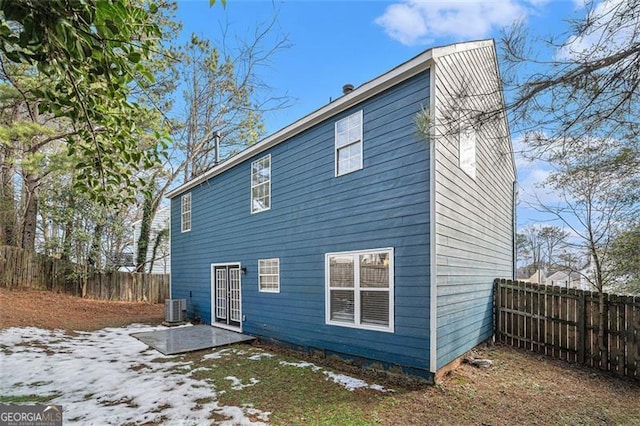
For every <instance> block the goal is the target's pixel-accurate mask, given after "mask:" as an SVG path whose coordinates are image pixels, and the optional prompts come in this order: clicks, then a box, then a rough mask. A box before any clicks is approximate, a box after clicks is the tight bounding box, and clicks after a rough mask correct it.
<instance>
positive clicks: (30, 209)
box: [20, 173, 38, 250]
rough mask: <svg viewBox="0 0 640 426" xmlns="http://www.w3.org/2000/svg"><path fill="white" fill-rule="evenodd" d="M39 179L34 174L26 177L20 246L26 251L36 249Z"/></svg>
mask: <svg viewBox="0 0 640 426" xmlns="http://www.w3.org/2000/svg"><path fill="white" fill-rule="evenodd" d="M37 188H38V178H37V177H36V176H35V175H33V174H30V173H29V174H26V175H25V176H24V214H23V222H22V238H21V240H20V246H21V247H22V248H23V249H25V250H35V248H36V224H37V221H38V194H37Z"/></svg>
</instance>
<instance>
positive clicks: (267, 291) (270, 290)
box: [258, 257, 280, 293]
mask: <svg viewBox="0 0 640 426" xmlns="http://www.w3.org/2000/svg"><path fill="white" fill-rule="evenodd" d="M274 260H275V261H276V263H277V267H278V273H277V274H276V275H275V276H276V277H277V278H278V287H277V288H268V289H263V288H261V287H260V277H261V274H260V262H268V261H274ZM265 276H270V277H272V276H274V275H273V274H268V275H265ZM258 291H259V292H260V293H280V258H279V257H272V258H269V259H258Z"/></svg>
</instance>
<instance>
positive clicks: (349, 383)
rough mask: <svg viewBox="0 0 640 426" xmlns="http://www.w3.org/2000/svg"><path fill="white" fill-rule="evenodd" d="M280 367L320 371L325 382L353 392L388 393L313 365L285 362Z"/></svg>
mask: <svg viewBox="0 0 640 426" xmlns="http://www.w3.org/2000/svg"><path fill="white" fill-rule="evenodd" d="M280 365H289V366H292V367H298V368H307V367H310V368H311V370H312V371H314V372H315V371H322V373H323V374H324V375H325V376H327V380H328V379H331V380H333V382H334V383H337V384H339V385H342V386H344V387H345V388H346V389H347V390H350V391H353V390H354V389H358V388H368V389H372V390H376V391H379V392H388V390H387V389H385V388H384V387H383V386H380V385H376V384H373V385H370V384H368V383H367V382H365V381H364V380H360V379H356V378H355V377H351V376H347V375H344V374H336V373H334V372H333V371H329V370H324V369H323V368H322V367H319V366H317V365H315V364H313V363H310V362H304V361H301V362H287V361H280Z"/></svg>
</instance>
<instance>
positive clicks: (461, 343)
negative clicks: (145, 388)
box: [169, 41, 515, 378]
mask: <svg viewBox="0 0 640 426" xmlns="http://www.w3.org/2000/svg"><path fill="white" fill-rule="evenodd" d="M502 105H503V98H502V91H501V82H500V77H499V72H498V67H497V60H496V52H495V46H494V43H493V42H492V41H478V42H471V43H462V44H455V45H450V46H446V47H440V48H434V49H430V50H427V51H425V52H424V53H422V54H420V55H418V56H417V57H415V58H413V59H411V60H410V61H408V62H406V63H404V64H402V65H400V66H398V67H396V68H394V69H392V70H391V71H389V72H387V73H385V74H383V75H381V76H379V77H377V78H375V79H373V80H371V81H369V82H367V83H365V84H363V85H361V86H360V87H358V88H356V89H355V90H352V91H351V90H345V93H344V95H343V96H341V97H340V98H338V99H336V100H334V101H333V102H331V103H329V104H327V105H325V106H324V107H322V108H320V109H318V110H317V111H315V112H313V113H311V114H309V115H307V116H306V117H303V118H302V119H300V120H298V121H296V122H294V123H292V124H291V125H289V126H287V127H285V128H284V129H282V130H280V131H278V132H276V133H275V134H273V135H271V136H269V137H267V138H266V139H264V140H262V141H260V142H259V143H257V144H255V145H253V146H251V147H250V148H248V149H247V150H245V151H243V152H241V153H239V154H238V155H236V156H234V157H232V158H230V159H229V160H227V161H225V162H223V163H221V164H219V165H217V166H215V167H214V168H212V169H211V170H209V171H207V172H206V173H205V174H203V175H201V176H199V177H197V178H195V179H193V180H191V181H189V182H187V183H185V184H184V185H182V186H180V187H179V188H177V189H175V190H174V191H172V192H171V193H170V194H169V197H170V198H171V262H172V266H171V295H172V297H173V298H182V299H187V304H188V308H187V309H188V311H189V312H192V313H194V314H195V315H198V316H199V317H200V319H202V320H203V321H205V322H207V323H209V322H210V323H211V324H212V325H215V326H218V327H222V328H228V329H232V330H238V331H242V332H244V333H248V334H251V335H255V336H258V337H260V338H263V339H267V340H272V341H279V342H285V343H287V344H289V345H292V346H293V347H296V348H300V349H305V350H320V351H323V352H324V353H326V354H338V355H340V356H343V357H346V358H350V359H354V360H358V362H363V363H377V364H378V365H382V366H386V367H390V366H399V367H400V368H401V369H402V370H403V371H405V372H407V373H411V374H416V375H421V376H423V377H427V378H433V375H434V374H435V373H436V372H437V371H439V370H440V369H442V368H443V367H445V366H446V365H448V364H449V363H451V362H452V361H454V360H456V359H457V358H458V357H460V356H461V355H463V354H464V353H465V352H467V351H468V350H470V349H472V348H473V347H474V346H476V345H478V344H479V343H481V342H483V341H486V340H487V339H489V338H491V336H492V284H493V281H494V279H495V278H497V277H509V278H510V277H512V276H513V274H514V265H513V247H514V245H513V236H514V231H513V223H514V214H513V207H514V191H513V189H514V181H515V166H514V160H513V153H512V147H511V141H510V137H509V132H508V128H507V123H506V118H505V116H504V114H502V113H498V114H495V115H490V116H487V117H486V119H484V120H481V121H475V120H472V119H471V117H472V116H473V117H478V115H473V114H472V112H480V113H484V112H489V110H490V109H491V110H495V109H499V108H500V107H501V106H502ZM451 117H454V120H452V119H451ZM456 117H457V118H456ZM425 123H426V125H425ZM425 129H426V133H425ZM452 129H457V130H456V131H451V130H452ZM429 133H431V135H432V137H431V138H429Z"/></svg>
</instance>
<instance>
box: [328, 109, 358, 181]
mask: <svg viewBox="0 0 640 426" xmlns="http://www.w3.org/2000/svg"><path fill="white" fill-rule="evenodd" d="M335 146H336V148H335V149H336V154H335V157H336V176H342V175H345V174H347V173H351V172H355V171H356V170H360V169H362V111H358V112H356V113H355V114H351V115H350V116H348V117H345V118H343V119H342V120H339V121H337V122H336V140H335Z"/></svg>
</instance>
